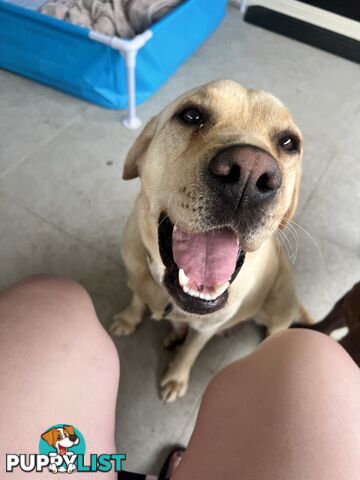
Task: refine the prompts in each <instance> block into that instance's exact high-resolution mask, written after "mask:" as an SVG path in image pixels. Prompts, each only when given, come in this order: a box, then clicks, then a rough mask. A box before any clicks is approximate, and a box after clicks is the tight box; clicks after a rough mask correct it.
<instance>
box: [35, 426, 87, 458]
mask: <svg viewBox="0 0 360 480" xmlns="http://www.w3.org/2000/svg"><path fill="white" fill-rule="evenodd" d="M41 438H42V439H43V440H45V442H47V443H48V444H49V445H50V446H51V447H54V448H56V450H57V451H58V452H59V453H60V455H65V453H66V452H67V449H68V448H69V447H72V446H73V445H77V444H78V443H79V437H78V436H77V435H76V433H75V432H74V427H73V426H72V425H64V426H63V427H59V428H51V429H50V430H47V431H46V432H44V433H43V434H42V435H41Z"/></svg>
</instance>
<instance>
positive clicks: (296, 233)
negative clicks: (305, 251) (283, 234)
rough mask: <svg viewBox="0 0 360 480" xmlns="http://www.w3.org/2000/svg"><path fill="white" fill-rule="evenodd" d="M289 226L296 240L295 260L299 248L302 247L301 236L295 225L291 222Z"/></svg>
mask: <svg viewBox="0 0 360 480" xmlns="http://www.w3.org/2000/svg"><path fill="white" fill-rule="evenodd" d="M288 228H289V232H290V233H291V234H292V235H293V237H294V240H295V254H294V262H295V260H296V256H297V253H298V250H299V248H300V236H299V234H298V232H297V231H296V229H295V227H294V226H293V225H292V224H291V223H289V224H288Z"/></svg>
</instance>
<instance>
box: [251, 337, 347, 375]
mask: <svg viewBox="0 0 360 480" xmlns="http://www.w3.org/2000/svg"><path fill="white" fill-rule="evenodd" d="M257 353H258V354H259V355H263V356H264V357H265V358H266V359H267V360H268V361H269V362H270V363H271V362H275V363H276V366H277V367H279V366H281V365H284V366H285V367H286V365H288V364H289V363H291V364H294V365H296V364H297V365H299V366H301V367H302V368H309V369H311V370H312V371H313V372H314V370H316V369H317V368H321V369H323V368H326V367H327V366H331V365H332V364H334V363H336V364H337V365H338V366H341V365H343V364H345V365H346V366H348V365H351V364H352V361H351V359H350V357H349V355H348V354H347V353H346V352H345V350H344V349H343V348H342V347H341V345H339V343H337V342H336V341H335V340H333V339H332V338H330V337H329V336H328V335H325V334H323V333H320V332H316V331H314V330H307V329H289V330H284V331H282V332H279V333H276V334H274V335H272V336H270V337H268V338H267V339H266V340H265V341H264V342H263V343H262V344H261V345H260V347H259V349H258V350H257ZM264 361H265V359H264ZM351 366H352V365H351Z"/></svg>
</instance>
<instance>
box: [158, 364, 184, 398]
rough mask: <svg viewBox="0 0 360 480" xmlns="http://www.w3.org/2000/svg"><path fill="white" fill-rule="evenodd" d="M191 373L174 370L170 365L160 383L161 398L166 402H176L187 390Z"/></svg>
mask: <svg viewBox="0 0 360 480" xmlns="http://www.w3.org/2000/svg"><path fill="white" fill-rule="evenodd" d="M188 385H189V375H188V374H183V373H181V374H180V373H178V372H175V371H172V369H171V367H169V369H168V371H167V372H166V373H165V375H164V376H163V378H162V380H161V383H160V398H161V400H163V401H164V402H166V403H172V402H175V400H177V399H178V398H181V397H183V396H184V395H185V393H186V392H187V389H188Z"/></svg>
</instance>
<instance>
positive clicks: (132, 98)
mask: <svg viewBox="0 0 360 480" xmlns="http://www.w3.org/2000/svg"><path fill="white" fill-rule="evenodd" d="M136 54H137V50H129V51H127V52H124V58H125V63H126V85H127V95H128V110H127V115H126V117H125V118H124V119H123V122H122V123H123V125H124V126H125V127H126V128H131V129H136V128H139V127H140V125H141V120H140V118H139V117H138V116H137V115H136V83H135V68H136Z"/></svg>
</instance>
